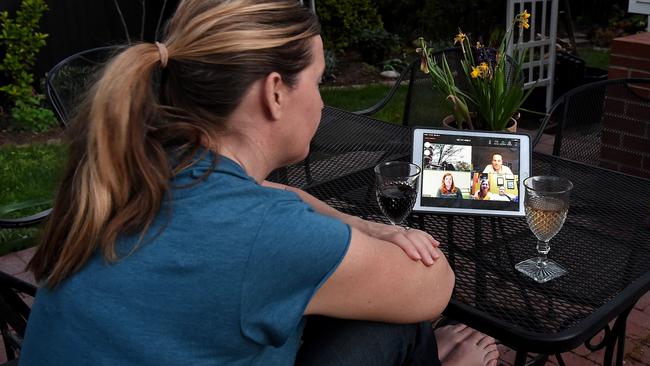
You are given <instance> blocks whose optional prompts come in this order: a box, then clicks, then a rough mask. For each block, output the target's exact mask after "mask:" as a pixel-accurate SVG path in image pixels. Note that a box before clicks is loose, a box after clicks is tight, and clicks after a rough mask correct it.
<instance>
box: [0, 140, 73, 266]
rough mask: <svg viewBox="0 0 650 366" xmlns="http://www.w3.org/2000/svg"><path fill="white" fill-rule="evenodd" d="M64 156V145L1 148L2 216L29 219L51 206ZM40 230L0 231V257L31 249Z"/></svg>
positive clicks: (0, 215) (0, 191)
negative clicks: (28, 216) (26, 217)
mask: <svg viewBox="0 0 650 366" xmlns="http://www.w3.org/2000/svg"><path fill="white" fill-rule="evenodd" d="M64 157H65V148H64V147H63V145H62V144H33V145H28V146H13V145H8V146H0V217H3V218H12V217H20V216H26V215H30V214H34V213H37V212H39V211H41V210H44V209H46V208H48V207H50V206H51V202H52V201H51V200H52V198H53V196H54V190H55V188H56V184H57V181H58V179H59V174H60V172H61V171H62V169H63V163H64ZM37 231H38V230H37V229H11V230H10V229H3V230H0V255H3V254H6V253H9V252H12V251H16V250H20V249H23V248H27V247H30V246H32V245H33V241H34V240H33V238H34V236H35V234H36V233H37Z"/></svg>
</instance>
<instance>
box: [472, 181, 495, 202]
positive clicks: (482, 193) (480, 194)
mask: <svg viewBox="0 0 650 366" xmlns="http://www.w3.org/2000/svg"><path fill="white" fill-rule="evenodd" d="M479 182H480V184H479V188H478V191H476V193H474V196H472V197H474V199H475V200H482V201H486V200H491V199H492V196H493V194H492V193H491V192H490V181H489V180H488V179H487V178H481V180H480V181H479Z"/></svg>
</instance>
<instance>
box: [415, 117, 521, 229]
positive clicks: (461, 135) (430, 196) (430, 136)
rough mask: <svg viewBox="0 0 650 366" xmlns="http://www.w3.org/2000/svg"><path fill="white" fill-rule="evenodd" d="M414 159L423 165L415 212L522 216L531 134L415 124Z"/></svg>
mask: <svg viewBox="0 0 650 366" xmlns="http://www.w3.org/2000/svg"><path fill="white" fill-rule="evenodd" d="M412 156H413V159H412V160H413V163H414V164H417V165H418V166H420V167H422V175H421V177H420V183H419V184H420V186H419V189H418V195H417V198H416V202H415V207H414V208H413V210H414V211H418V212H433V213H439V214H455V215H458V214H461V215H495V216H524V215H525V213H524V185H523V182H524V179H526V178H527V177H528V176H529V175H530V161H531V147H530V137H529V136H528V135H525V134H516V133H505V132H478V131H464V130H443V129H431V128H415V129H414V130H413V155H412Z"/></svg>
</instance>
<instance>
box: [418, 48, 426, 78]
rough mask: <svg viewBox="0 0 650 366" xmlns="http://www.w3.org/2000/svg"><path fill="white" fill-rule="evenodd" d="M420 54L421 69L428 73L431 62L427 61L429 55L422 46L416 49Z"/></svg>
mask: <svg viewBox="0 0 650 366" xmlns="http://www.w3.org/2000/svg"><path fill="white" fill-rule="evenodd" d="M415 52H417V53H418V54H419V55H420V70H421V71H422V72H423V73H425V74H428V73H429V63H428V62H427V55H426V54H425V53H424V50H423V49H422V48H417V49H416V50H415Z"/></svg>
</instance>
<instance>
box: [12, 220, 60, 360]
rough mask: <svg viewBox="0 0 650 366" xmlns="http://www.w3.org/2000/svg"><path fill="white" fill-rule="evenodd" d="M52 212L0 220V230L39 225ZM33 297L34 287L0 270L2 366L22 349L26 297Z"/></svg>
mask: <svg viewBox="0 0 650 366" xmlns="http://www.w3.org/2000/svg"><path fill="white" fill-rule="evenodd" d="M50 211H51V209H48V210H45V211H41V212H39V213H37V214H35V215H31V216H27V217H23V218H18V219H0V230H2V229H18V228H26V227H32V226H35V225H38V224H40V223H41V222H43V221H44V220H45V218H47V217H48V216H49V214H50ZM34 296H36V286H34V285H32V284H30V283H28V282H25V281H23V280H21V279H19V278H17V277H15V276H12V275H10V274H8V273H5V272H3V271H1V270H0V335H1V336H2V341H3V345H4V349H5V354H6V355H7V361H8V362H7V363H6V364H5V365H13V364H14V362H16V359H17V356H18V354H19V353H20V349H21V348H22V342H23V338H24V337H25V329H26V327H27V319H28V318H29V313H30V311H31V309H30V306H29V305H28V302H27V301H25V299H26V298H28V297H32V298H33V297H34Z"/></svg>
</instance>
